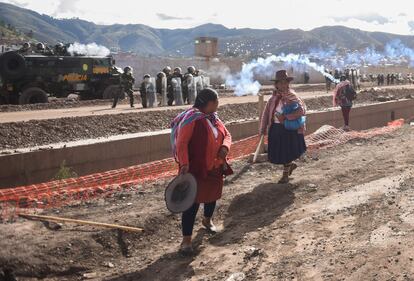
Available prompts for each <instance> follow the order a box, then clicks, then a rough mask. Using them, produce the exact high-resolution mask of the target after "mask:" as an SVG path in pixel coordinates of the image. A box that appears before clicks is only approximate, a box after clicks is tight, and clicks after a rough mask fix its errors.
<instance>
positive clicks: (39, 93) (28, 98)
mask: <svg viewBox="0 0 414 281" xmlns="http://www.w3.org/2000/svg"><path fill="white" fill-rule="evenodd" d="M47 102H48V97H47V94H46V92H45V91H43V90H42V89H40V88H36V87H33V88H28V89H26V90H24V91H23V93H22V94H21V95H20V97H19V104H33V103H47Z"/></svg>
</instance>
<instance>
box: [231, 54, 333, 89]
mask: <svg viewBox="0 0 414 281" xmlns="http://www.w3.org/2000/svg"><path fill="white" fill-rule="evenodd" d="M280 62H282V63H285V65H291V66H298V65H306V66H308V67H310V68H312V69H314V70H316V71H318V72H319V73H321V74H322V75H323V76H325V77H328V78H329V79H330V80H332V81H334V82H338V81H336V79H335V78H334V77H333V76H332V75H330V74H329V73H327V72H325V67H323V66H321V65H318V64H316V63H314V62H311V61H310V60H309V57H308V56H306V55H297V54H288V55H283V54H282V55H280V56H275V55H272V56H269V57H267V58H258V59H256V60H253V61H252V62H250V63H248V64H243V67H242V70H241V71H240V72H239V73H238V74H236V75H229V76H228V77H227V79H226V85H228V86H230V87H232V88H234V93H235V94H236V95H237V96H243V95H248V94H253V95H257V94H258V93H259V90H260V87H261V84H260V83H259V81H257V80H255V79H254V77H255V75H265V76H269V75H272V74H274V73H275V71H276V63H280Z"/></svg>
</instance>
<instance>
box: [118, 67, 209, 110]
mask: <svg viewBox="0 0 414 281" xmlns="http://www.w3.org/2000/svg"><path fill="white" fill-rule="evenodd" d="M134 84H135V78H134V76H133V69H132V67H130V66H127V67H125V68H124V73H123V74H122V75H121V88H122V91H121V94H124V93H125V94H127V95H128V97H129V100H130V105H131V107H134V97H133V92H134V89H133V86H134ZM209 84H210V81H209V79H208V77H205V76H204V75H202V73H201V71H200V70H198V69H196V68H195V67H194V66H189V67H188V68H187V72H186V73H184V74H183V72H182V69H181V68H180V67H175V68H174V70H172V68H171V67H170V66H166V67H165V68H164V69H163V70H162V71H160V72H158V74H157V75H156V77H151V75H150V74H145V75H144V77H143V80H142V82H141V84H140V87H139V92H140V96H141V102H142V107H143V108H151V107H157V106H173V105H184V104H194V102H195V100H196V97H197V93H198V92H200V91H201V90H202V89H204V88H207V87H208V86H209ZM118 99H119V95H115V97H114V103H113V105H112V107H113V108H115V107H116V105H117V102H118Z"/></svg>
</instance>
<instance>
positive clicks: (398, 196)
mask: <svg viewBox="0 0 414 281" xmlns="http://www.w3.org/2000/svg"><path fill="white" fill-rule="evenodd" d="M413 143H414V127H413V126H408V125H406V126H404V127H403V128H401V129H399V130H397V131H396V132H394V133H393V134H392V135H386V136H380V137H375V138H373V139H370V140H358V139H357V140H353V141H352V142H350V143H347V144H345V145H342V146H340V147H335V148H331V149H326V150H320V151H318V152H315V151H313V152H309V153H308V155H307V156H306V157H305V158H304V159H303V160H301V161H300V163H299V168H298V170H297V171H296V173H295V174H294V176H293V179H292V181H291V183H290V184H286V185H278V184H276V182H277V180H278V178H279V176H280V174H281V170H280V167H277V166H274V165H271V164H269V163H261V164H255V165H251V164H248V163H247V162H245V161H239V162H236V163H234V164H233V166H234V169H235V172H236V174H235V175H233V176H231V177H229V178H228V179H227V180H226V185H225V187H224V196H223V198H222V199H221V200H220V201H219V203H218V209H217V212H216V216H215V221H216V223H217V224H218V225H219V226H221V228H222V230H221V231H220V232H219V233H218V234H215V235H210V234H208V233H206V231H204V230H203V229H202V228H201V226H200V214H199V217H198V221H197V224H196V227H195V234H194V235H195V245H196V253H195V255H194V256H192V257H183V256H180V255H179V254H177V253H176V250H177V249H178V246H179V243H180V216H178V215H172V214H170V213H169V212H168V211H167V210H166V208H165V205H164V201H163V196H164V195H163V191H164V187H165V185H166V182H165V181H160V182H158V183H156V184H154V185H149V186H145V187H136V189H135V190H134V191H129V192H123V193H122V194H118V195H116V196H115V197H112V198H108V199H105V200H104V199H100V200H97V201H93V202H90V203H82V204H76V205H73V206H68V207H65V208H62V209H60V210H49V211H47V212H46V214H52V215H58V216H62V217H68V218H78V219H89V220H95V221H103V222H108V223H119V224H125V225H130V226H138V227H143V228H144V229H145V233H143V234H131V233H119V232H116V231H112V230H104V229H98V228H93V227H85V226H77V225H69V224H68V225H63V226H62V228H61V229H59V230H51V229H49V228H47V227H46V226H45V225H44V224H42V223H41V222H35V221H26V220H22V219H19V220H18V221H17V222H15V223H12V224H1V225H0V237H2V239H0V267H3V268H4V267H10V268H12V269H13V270H14V272H15V274H16V275H17V276H18V277H19V280H40V279H41V280H84V279H89V280H108V281H109V280H111V281H117V280H119V281H121V280H159V281H161V280H162V281H165V280H174V281H178V280H183V281H184V280H192V281H193V280H231V279H227V278H229V277H230V276H231V275H232V274H234V273H241V274H240V275H242V276H243V275H244V279H233V280H249V281H253V280H414V260H413V259H414V252H413V251H412V249H413V247H414V204H413V203H414V150H413V149H412V148H413Z"/></svg>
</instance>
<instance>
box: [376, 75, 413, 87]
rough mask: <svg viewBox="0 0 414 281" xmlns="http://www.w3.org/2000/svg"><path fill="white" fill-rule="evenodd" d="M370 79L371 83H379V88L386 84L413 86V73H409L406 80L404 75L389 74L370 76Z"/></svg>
mask: <svg viewBox="0 0 414 281" xmlns="http://www.w3.org/2000/svg"><path fill="white" fill-rule="evenodd" d="M369 78H370V80H371V82H375V81H376V82H377V85H378V86H383V85H385V83H387V85H396V84H397V85H398V84H405V83H408V84H413V83H414V80H413V76H412V74H411V73H407V75H406V77H405V78H404V75H403V74H402V73H388V74H387V75H384V74H378V75H375V74H370V75H369Z"/></svg>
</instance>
